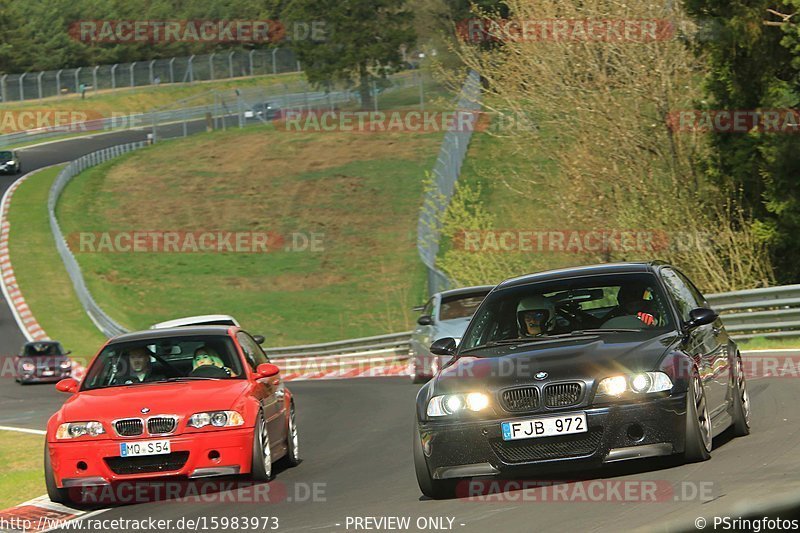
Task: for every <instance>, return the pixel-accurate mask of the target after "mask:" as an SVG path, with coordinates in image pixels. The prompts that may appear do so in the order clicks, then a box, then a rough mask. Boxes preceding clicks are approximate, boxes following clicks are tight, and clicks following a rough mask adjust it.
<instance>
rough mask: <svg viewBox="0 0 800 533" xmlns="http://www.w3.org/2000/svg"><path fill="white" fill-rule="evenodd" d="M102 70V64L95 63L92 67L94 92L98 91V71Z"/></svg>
mask: <svg viewBox="0 0 800 533" xmlns="http://www.w3.org/2000/svg"><path fill="white" fill-rule="evenodd" d="M98 70H100V65H95V67H94V68H93V69H92V87H94V92H95V93H97V71H98Z"/></svg>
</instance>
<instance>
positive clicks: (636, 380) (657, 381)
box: [597, 372, 672, 396]
mask: <svg viewBox="0 0 800 533" xmlns="http://www.w3.org/2000/svg"><path fill="white" fill-rule="evenodd" d="M671 388H672V380H671V379H669V376H668V375H666V374H665V373H663V372H641V373H639V374H631V375H628V376H612V377H609V378H605V379H604V380H603V381H601V382H600V385H598V386H597V395H598V396H600V395H603V396H621V395H623V394H625V393H626V392H633V393H636V394H649V393H651V392H664V391H668V390H670V389H671Z"/></svg>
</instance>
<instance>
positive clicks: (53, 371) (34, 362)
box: [14, 341, 72, 385]
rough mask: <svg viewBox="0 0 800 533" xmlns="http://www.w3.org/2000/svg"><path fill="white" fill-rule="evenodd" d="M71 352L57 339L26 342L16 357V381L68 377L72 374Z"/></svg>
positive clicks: (25, 381)
mask: <svg viewBox="0 0 800 533" xmlns="http://www.w3.org/2000/svg"><path fill="white" fill-rule="evenodd" d="M70 353H72V352H70V351H67V350H64V347H63V346H61V343H60V342H57V341H34V342H26V343H25V344H23V345H22V349H21V350H20V352H19V355H18V356H16V357H15V358H14V369H15V371H16V374H15V376H14V381H16V382H17V383H21V384H23V385H25V384H27V383H48V382H54V381H59V380H61V379H64V378H68V377H69V376H70V375H71V374H72V360H71V359H70V358H69V357H68V356H69V354H70Z"/></svg>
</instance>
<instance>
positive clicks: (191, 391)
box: [44, 326, 300, 503]
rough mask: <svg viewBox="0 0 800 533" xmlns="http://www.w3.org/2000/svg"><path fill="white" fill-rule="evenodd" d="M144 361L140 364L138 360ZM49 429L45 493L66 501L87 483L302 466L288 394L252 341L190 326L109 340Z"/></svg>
mask: <svg viewBox="0 0 800 533" xmlns="http://www.w3.org/2000/svg"><path fill="white" fill-rule="evenodd" d="M145 361H146V364H145ZM56 388H57V389H58V390H60V391H62V392H68V393H71V394H72V397H70V398H69V399H68V400H67V401H66V402H65V403H64V405H63V406H62V407H61V408H60V409H59V410H58V411H57V412H56V413H55V414H54V415H53V416H52V417H51V418H50V420H49V421H48V423H47V436H46V443H45V454H44V463H45V464H44V470H45V483H46V485H47V493H48V495H49V496H50V499H51V500H52V501H54V502H59V503H69V502H71V501H75V500H76V496H77V495H76V493H75V492H71V490H76V491H80V490H81V488H82V487H87V486H107V485H111V484H113V483H115V482H118V481H131V482H135V481H139V480H150V479H153V478H178V479H186V478H189V479H194V478H200V477H209V476H220V475H236V474H242V475H248V476H249V477H250V478H252V479H253V480H255V481H269V480H270V479H271V478H272V476H273V463H275V462H277V461H279V460H280V461H281V462H283V463H285V464H286V465H287V466H295V465H297V464H299V462H300V454H299V444H298V435H297V425H296V423H295V406H294V397H293V395H292V393H291V392H290V391H289V389H288V388H287V387H286V386H285V384H284V382H283V380H282V379H281V376H280V369H279V368H278V367H277V366H275V365H273V364H271V363H270V362H269V359H268V358H267V356H266V355H265V354H264V352H263V350H262V349H261V347H260V346H259V344H258V342H257V341H256V339H255V338H254V337H253V336H251V335H250V334H248V333H247V332H245V331H244V330H242V329H240V328H237V327H227V326H194V327H180V328H172V329H158V330H147V331H140V332H134V333H128V334H124V335H121V336H118V337H115V338H113V339H111V340H110V341H108V342H107V343H106V344H105V345H104V346H103V347H102V348H101V350H100V352H99V353H98V354H97V355H96V356H95V357H94V359H93V360H92V362H91V363H90V364H89V366H88V368H87V370H86V374H85V376H84V377H83V379H82V381H80V382H78V381H76V380H75V379H72V378H69V379H65V380H62V381H60V382H59V383H58V384H57V385H56Z"/></svg>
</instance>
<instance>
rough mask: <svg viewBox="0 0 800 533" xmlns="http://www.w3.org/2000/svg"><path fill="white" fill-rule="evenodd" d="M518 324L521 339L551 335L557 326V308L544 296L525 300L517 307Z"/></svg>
mask: <svg viewBox="0 0 800 533" xmlns="http://www.w3.org/2000/svg"><path fill="white" fill-rule="evenodd" d="M517 324H518V325H519V331H520V337H536V336H539V335H545V334H547V333H550V332H551V331H553V328H555V325H556V307H555V305H553V302H551V301H550V300H548V299H547V298H545V297H544V296H530V297H527V298H523V299H522V300H521V301H520V302H519V304H518V305H517Z"/></svg>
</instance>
